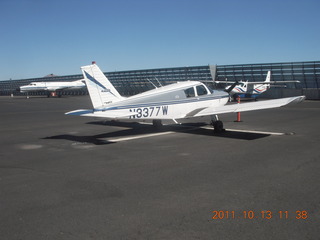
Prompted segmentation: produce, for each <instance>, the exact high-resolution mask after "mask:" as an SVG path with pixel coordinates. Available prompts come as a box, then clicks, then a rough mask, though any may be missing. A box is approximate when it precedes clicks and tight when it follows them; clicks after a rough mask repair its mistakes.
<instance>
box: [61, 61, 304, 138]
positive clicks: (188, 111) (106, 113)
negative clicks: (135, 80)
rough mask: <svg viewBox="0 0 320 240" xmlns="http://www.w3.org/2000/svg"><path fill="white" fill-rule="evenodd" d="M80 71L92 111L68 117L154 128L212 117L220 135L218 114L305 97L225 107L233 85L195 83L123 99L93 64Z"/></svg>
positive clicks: (278, 105)
mask: <svg viewBox="0 0 320 240" xmlns="http://www.w3.org/2000/svg"><path fill="white" fill-rule="evenodd" d="M81 70H82V73H83V76H84V79H85V81H86V85H87V88H88V91H89V94H90V98H91V101H92V105H93V108H92V109H79V110H75V111H71V112H67V113H66V114H67V115H77V116H86V117H98V118H104V119H109V120H132V121H138V122H139V121H140V122H142V121H146V120H152V121H153V124H154V125H155V126H159V125H161V121H162V120H171V121H172V122H173V123H177V124H178V123H179V120H181V119H185V118H194V117H202V116H211V118H212V125H213V127H214V130H215V132H222V131H223V130H224V129H223V123H222V122H221V121H220V120H218V114H222V113H231V112H244V111H253V110H260V109H267V108H276V107H281V106H284V105H286V104H288V103H291V102H300V101H302V100H304V99H305V96H298V97H289V98H280V99H274V100H266V101H260V102H250V103H242V104H230V105H226V104H227V103H228V100H229V93H230V92H231V90H232V89H233V88H234V87H235V86H236V83H234V84H233V85H232V86H230V87H229V88H228V89H227V90H225V91H220V90H212V89H210V88H208V87H207V86H206V85H204V84H203V83H201V82H198V81H184V82H177V83H173V84H170V85H166V86H163V87H159V88H155V89H152V90H149V91H146V92H143V93H140V94H137V95H134V96H131V97H127V98H126V97H122V96H121V95H120V94H119V93H118V91H117V90H116V89H115V88H114V86H113V85H112V84H111V83H110V81H109V80H108V79H107V78H106V76H105V75H104V74H103V72H102V71H101V70H100V68H99V67H98V66H97V65H96V64H95V63H93V64H92V65H88V66H84V67H81Z"/></svg>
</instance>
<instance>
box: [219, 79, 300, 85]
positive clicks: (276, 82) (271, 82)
mask: <svg viewBox="0 0 320 240" xmlns="http://www.w3.org/2000/svg"><path fill="white" fill-rule="evenodd" d="M215 83H229V84H232V83H235V82H230V81H215ZM239 83H241V82H239ZM242 83H244V82H242ZM281 83H300V81H298V80H292V81H270V82H247V83H246V84H249V85H250V84H281Z"/></svg>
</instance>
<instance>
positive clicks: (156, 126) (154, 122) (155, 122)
mask: <svg viewBox="0 0 320 240" xmlns="http://www.w3.org/2000/svg"><path fill="white" fill-rule="evenodd" d="M152 124H153V126H154V127H155V128H156V129H160V128H161V127H162V122H161V120H153V121H152Z"/></svg>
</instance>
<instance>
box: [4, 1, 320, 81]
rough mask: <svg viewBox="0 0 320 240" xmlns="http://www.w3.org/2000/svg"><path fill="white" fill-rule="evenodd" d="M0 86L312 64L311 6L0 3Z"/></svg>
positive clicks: (315, 4) (318, 33)
mask: <svg viewBox="0 0 320 240" xmlns="http://www.w3.org/2000/svg"><path fill="white" fill-rule="evenodd" d="M0 9H1V14H0V30H1V37H0V65H1V71H0V80H7V79H10V78H12V79H22V78H33V77H42V76H45V75H47V74H51V73H53V74H56V75H71V74H80V73H81V72H80V66H82V65H87V64H90V63H91V61H93V60H95V61H96V62H97V64H98V65H99V66H100V67H101V69H102V70H103V71H106V72H109V71H121V70H134V69H149V68H163V67H181V66H199V65H207V64H218V65H219V64H220V65H221V64H238V63H239V64H245V63H268V62H291V61H313V60H320V44H319V43H320V14H319V10H320V1H319V0H303V1H302V0H301V1H297V0H291V1H289V0H268V1H259V0H113V1H111V0H104V1H103V0H90V1H88V0H63V1H62V0H55V1H44V0H0Z"/></svg>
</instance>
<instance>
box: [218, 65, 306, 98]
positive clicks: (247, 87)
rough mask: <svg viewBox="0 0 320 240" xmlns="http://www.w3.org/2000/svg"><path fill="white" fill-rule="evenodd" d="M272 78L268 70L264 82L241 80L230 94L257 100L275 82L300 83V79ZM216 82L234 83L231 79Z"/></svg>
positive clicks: (227, 87)
mask: <svg viewBox="0 0 320 240" xmlns="http://www.w3.org/2000/svg"><path fill="white" fill-rule="evenodd" d="M270 79H271V71H268V74H267V77H266V80H265V81H264V82H249V81H245V82H244V81H239V82H238V84H237V85H236V87H234V88H233V89H232V90H231V92H230V96H231V97H232V98H233V99H234V100H236V99H237V97H240V98H253V99H255V100H257V98H258V96H259V95H260V94H261V93H263V92H265V91H267V90H268V89H270V85H273V84H283V83H300V81H294V80H293V81H270ZM215 83H232V82H230V81H215ZM230 87H231V85H228V86H226V87H225V89H229V88H230Z"/></svg>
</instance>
